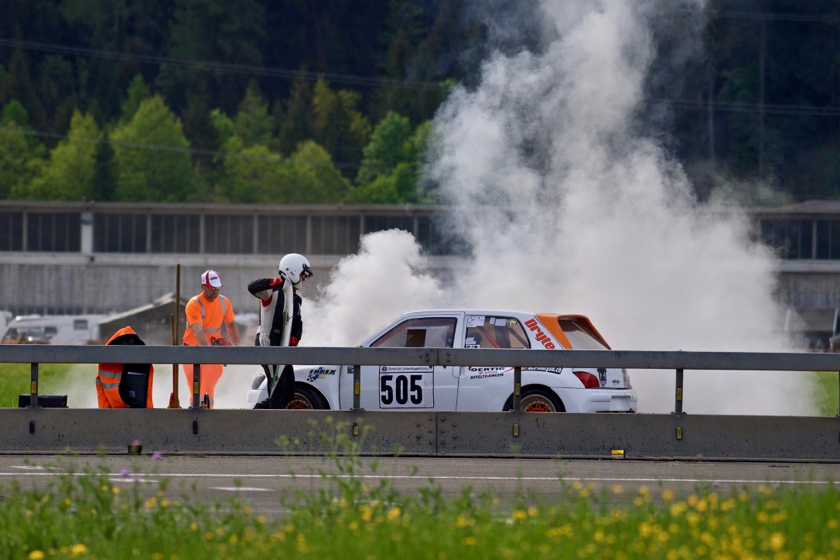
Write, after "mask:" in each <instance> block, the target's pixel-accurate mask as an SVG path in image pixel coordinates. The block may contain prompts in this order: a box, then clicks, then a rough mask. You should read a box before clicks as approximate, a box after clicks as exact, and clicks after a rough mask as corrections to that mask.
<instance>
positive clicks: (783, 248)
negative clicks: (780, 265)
mask: <svg viewBox="0 0 840 560" xmlns="http://www.w3.org/2000/svg"><path fill="white" fill-rule="evenodd" d="M813 227H814V221H813V220H783V219H782V220H761V240H762V241H763V242H764V243H765V244H767V245H769V246H770V247H772V248H773V249H775V250H776V252H777V254H778V255H779V257H780V258H783V259H788V260H799V259H811V258H813V252H812V251H813V241H814V239H813V237H814V236H813Z"/></svg>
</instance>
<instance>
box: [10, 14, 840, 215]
mask: <svg viewBox="0 0 840 560" xmlns="http://www.w3.org/2000/svg"><path fill="white" fill-rule="evenodd" d="M667 4H668V3H661V7H660V11H659V12H657V13H655V14H654V19H653V23H654V25H653V33H654V36H655V38H656V39H657V45H658V48H659V49H660V56H659V57H658V58H657V62H656V63H655V65H654V68H653V69H652V72H651V74H650V78H649V80H648V83H647V84H646V88H647V95H646V98H647V99H648V100H650V103H649V105H648V106H646V107H644V108H642V110H641V111H640V113H639V115H637V118H638V119H639V121H640V123H643V124H653V123H655V124H657V126H660V127H661V126H662V125H663V124H664V125H665V126H664V129H666V130H668V131H669V132H670V134H669V136H668V137H667V138H663V142H664V143H666V145H668V147H669V148H670V149H672V151H673V153H674V154H675V155H676V157H678V158H679V159H680V161H681V162H683V164H684V166H685V169H686V170H687V172H688V174H689V176H690V178H691V179H692V180H693V181H694V183H695V185H696V186H697V189H698V192H699V194H700V195H701V197H702V196H706V195H708V193H709V192H711V191H712V189H714V188H715V187H717V186H719V185H720V184H721V183H727V184H735V185H738V187H737V188H739V189H742V190H745V191H749V190H750V189H752V190H755V189H756V187H755V186H754V185H756V184H761V185H771V186H773V187H774V188H775V189H776V191H777V192H782V193H784V194H785V195H786V196H787V197H789V198H790V199H794V200H797V199H805V198H815V197H823V198H827V197H836V196H838V195H840V164H838V163H837V161H838V159H837V158H836V157H835V154H836V153H837V151H838V149H840V43H838V41H836V34H837V31H838V27H840V5H838V4H837V3H836V2H834V1H831V0H811V1H809V2H807V3H800V2H791V1H789V0H709V2H708V3H707V6H706V13H705V17H706V20H705V24H704V26H703V29H702V31H701V33H700V34H699V42H700V43H702V45H700V47H701V48H699V49H697V53H700V54H696V53H695V55H694V56H690V57H685V58H684V59H682V58H679V57H678V56H676V55H675V54H674V53H679V52H682V51H683V50H684V49H685V47H686V45H684V44H682V43H683V42H684V41H685V29H686V26H690V21H689V19H687V18H689V17H697V14H685V13H682V12H680V11H679V10H677V9H668V8H667ZM675 4H678V3H675ZM538 5H539V2H538V1H537V0H522V1H520V2H514V3H508V2H501V1H494V2H489V4H488V5H487V6H482V7H479V6H476V5H475V4H474V3H473V2H471V1H469V0H366V1H365V2H359V1H353V0H331V1H330V2H308V1H303V0H242V1H240V2H236V3H230V2H222V1H221V0H174V1H173V0H52V1H50V2H38V3H35V2H31V1H26V0H0V13H3V14H4V17H3V18H0V111H1V112H0V198H2V199H38V200H83V199H85V200H102V201H108V200H124V201H141V200H142V201H147V200H148V201H172V202H176V201H216V202H232V203H246V202H247V203H345V202H346V203H354V202H355V203H422V202H429V201H431V198H430V195H429V193H425V192H423V191H422V190H421V189H419V188H418V180H417V179H418V169H419V168H420V165H421V163H422V154H423V152H424V150H425V147H426V145H427V142H428V139H429V135H430V130H431V125H430V120H431V119H432V117H433V116H434V114H435V111H436V109H437V108H438V107H439V105H440V104H441V102H442V101H443V100H444V99H445V97H446V95H447V93H448V92H449V91H450V90H451V88H452V87H454V86H455V85H456V84H459V85H463V86H464V87H467V88H469V87H473V86H475V84H476V81H477V80H478V79H479V76H480V68H481V62H482V60H484V59H485V58H486V56H487V55H488V53H491V52H494V51H501V52H503V53H506V54H513V53H515V52H517V51H518V50H521V49H523V48H524V49H531V50H535V51H539V50H540V49H542V48H545V47H546V45H547V43H545V42H541V41H540V39H539V37H540V36H541V35H540V33H537V30H539V29H540V28H541V25H542V22H541V16H540V11H539V9H538ZM480 8H486V9H480ZM510 21H516V22H517V29H518V31H519V32H518V33H510V32H500V31H499V28H500V27H503V26H504V24H505V23H506V22H510ZM663 107H664V108H665V110H664V111H663V110H662V108H663ZM663 115H665V116H663ZM663 120H664V123H663ZM527 149H528V148H527V146H523V150H527Z"/></svg>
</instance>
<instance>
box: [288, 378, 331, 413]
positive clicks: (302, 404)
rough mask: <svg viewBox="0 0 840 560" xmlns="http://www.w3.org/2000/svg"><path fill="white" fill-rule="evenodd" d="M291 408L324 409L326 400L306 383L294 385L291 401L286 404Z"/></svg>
mask: <svg viewBox="0 0 840 560" xmlns="http://www.w3.org/2000/svg"><path fill="white" fill-rule="evenodd" d="M286 408H287V409H293V410H324V409H326V408H327V401H326V400H325V399H324V397H322V396H321V394H320V393H318V392H317V391H315V390H314V389H312V388H311V387H307V386H306V385H300V384H298V385H295V395H294V396H293V397H292V402H290V403H289V404H288V406H286Z"/></svg>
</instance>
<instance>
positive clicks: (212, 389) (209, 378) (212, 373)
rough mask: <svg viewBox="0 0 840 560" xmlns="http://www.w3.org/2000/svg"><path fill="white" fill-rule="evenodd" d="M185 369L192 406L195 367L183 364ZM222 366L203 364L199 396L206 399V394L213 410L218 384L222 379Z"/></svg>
mask: <svg viewBox="0 0 840 560" xmlns="http://www.w3.org/2000/svg"><path fill="white" fill-rule="evenodd" d="M181 367H182V368H184V377H186V378H187V387H189V390H190V405H192V395H193V391H194V389H193V366H192V364H181ZM222 367H223V366H222V364H201V380H200V381H199V388H198V395H199V397H200V398H201V399H204V395H205V393H206V394H207V396H208V398H209V399H210V408H213V406H214V403H215V399H216V397H215V395H216V383H218V382H219V379H221V377H222Z"/></svg>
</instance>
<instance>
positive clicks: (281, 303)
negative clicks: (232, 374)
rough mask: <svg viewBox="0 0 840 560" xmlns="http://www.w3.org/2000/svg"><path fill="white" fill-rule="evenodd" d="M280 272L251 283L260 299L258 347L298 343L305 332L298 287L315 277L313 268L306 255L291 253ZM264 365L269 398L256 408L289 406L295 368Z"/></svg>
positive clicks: (282, 261)
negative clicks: (272, 276) (277, 274)
mask: <svg viewBox="0 0 840 560" xmlns="http://www.w3.org/2000/svg"><path fill="white" fill-rule="evenodd" d="M279 274H280V276H279V277H274V278H259V279H257V280H254V281H253V282H251V283H250V284H248V291H249V292H251V295H253V296H254V297H256V298H259V300H260V326H259V329H258V330H257V336H256V340H255V342H254V344H255V345H256V346H297V345H298V343H299V342H300V337H301V334H302V333H303V320H302V319H301V315H300V305H301V297H300V296H299V295H298V293H297V290H298V287H299V285H300V283H301V282H304V281H305V280H306V279H307V278H311V277H312V267H311V266H310V264H309V261H308V260H307V259H306V257H304V256H303V255H299V254H297V253H289V254H288V255H286V256H285V257H283V258H282V259H281V260H280V267H279ZM262 367H263V371H264V372H265V379H266V387H267V389H268V398H267V399H265V400H263V401H260V402H258V403H257V404H256V405H255V406H254V408H271V409H278V408H286V407H287V406H288V405H289V403H290V402H291V401H292V398H293V397H294V392H295V389H294V388H295V371H294V368H293V367H292V366H291V365H288V364H287V365H285V366H280V365H276V364H275V365H270V364H263V366H262ZM281 367H282V373H281V372H280V371H279V370H280V368H281Z"/></svg>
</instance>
